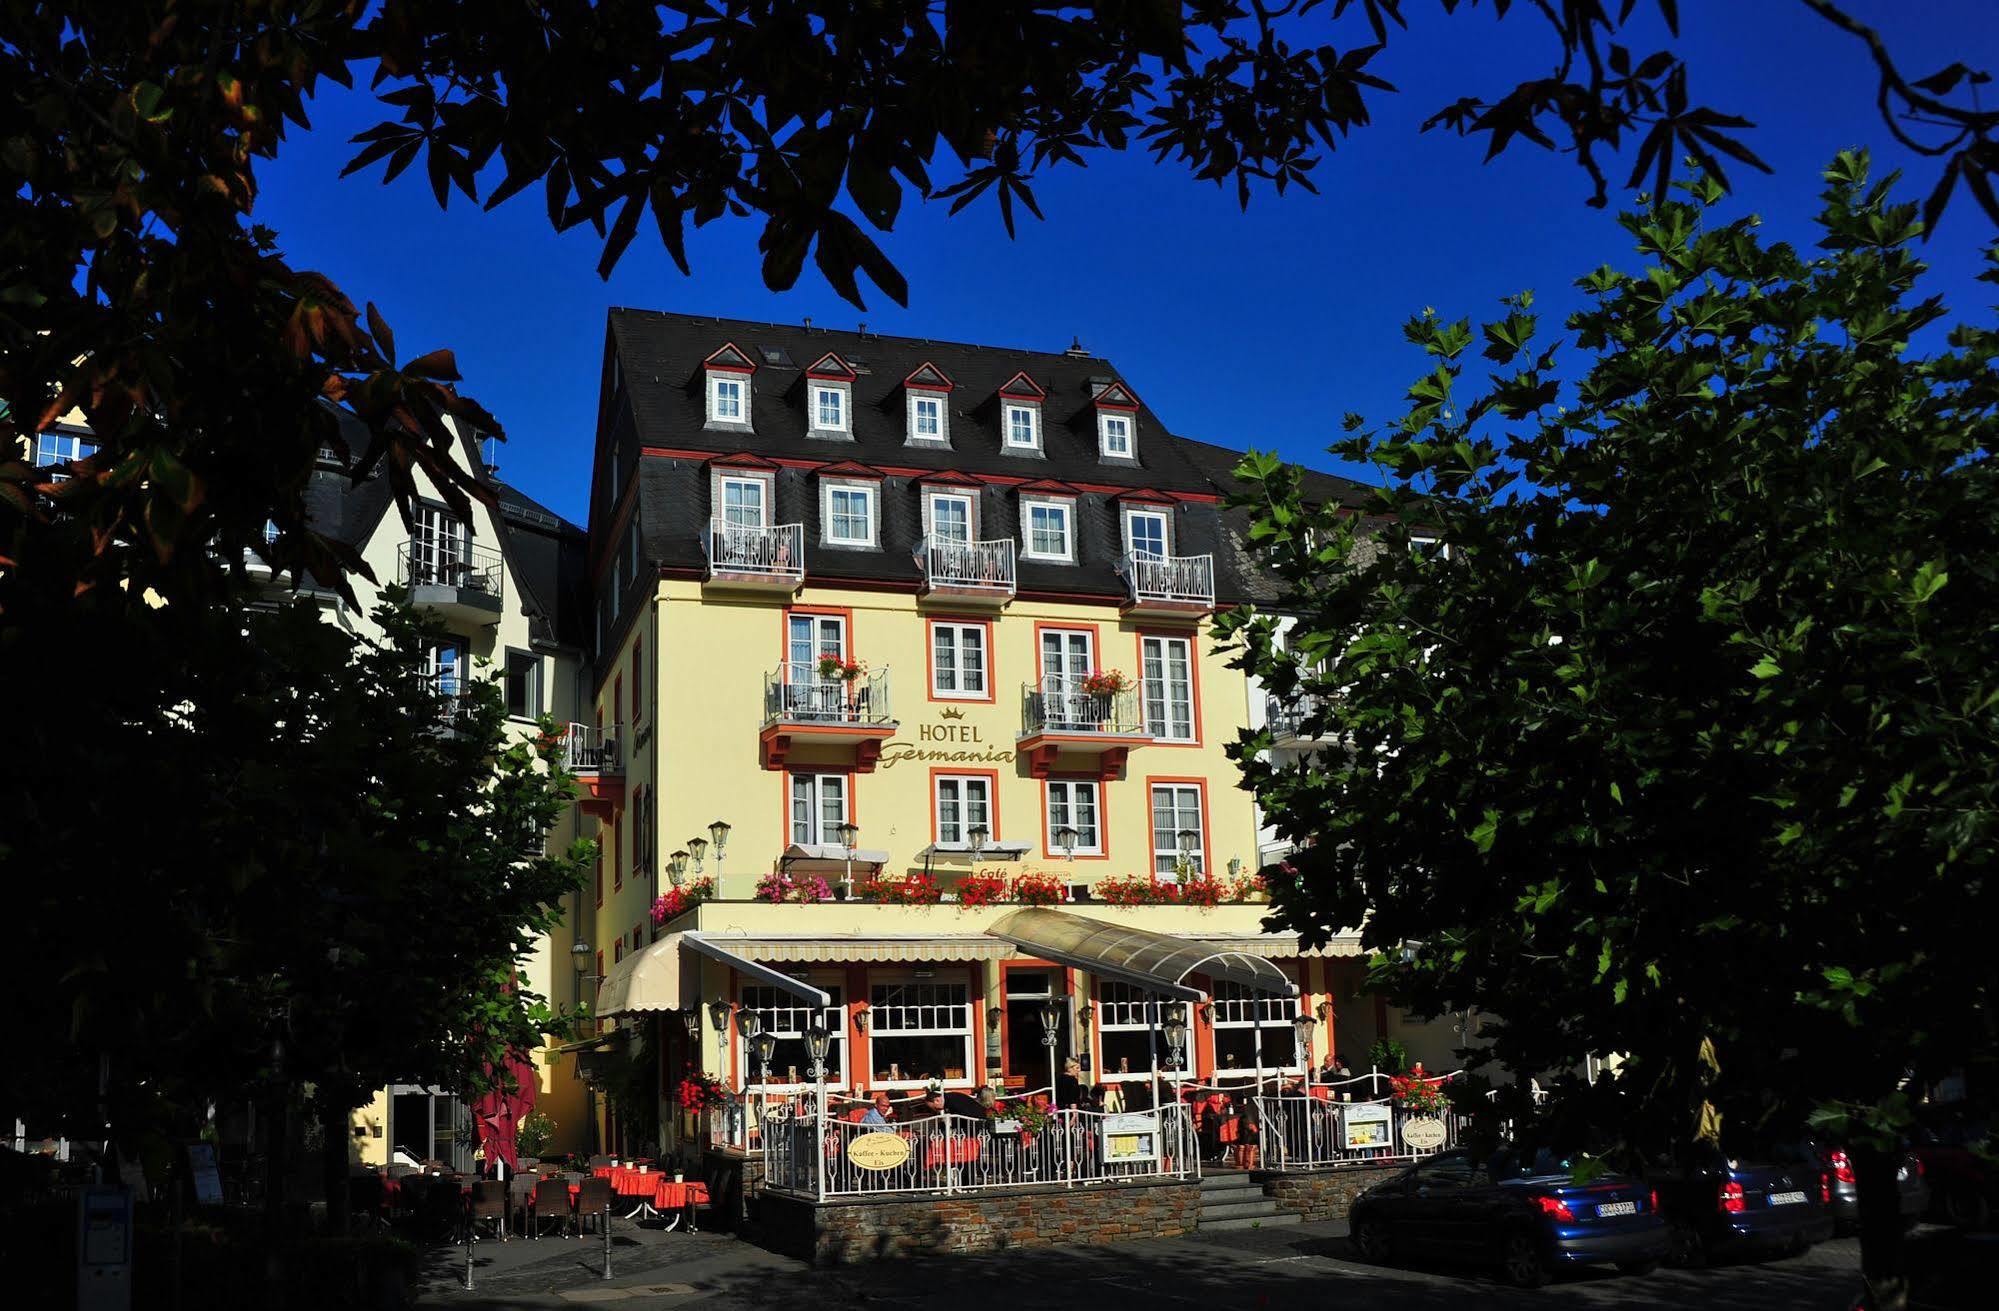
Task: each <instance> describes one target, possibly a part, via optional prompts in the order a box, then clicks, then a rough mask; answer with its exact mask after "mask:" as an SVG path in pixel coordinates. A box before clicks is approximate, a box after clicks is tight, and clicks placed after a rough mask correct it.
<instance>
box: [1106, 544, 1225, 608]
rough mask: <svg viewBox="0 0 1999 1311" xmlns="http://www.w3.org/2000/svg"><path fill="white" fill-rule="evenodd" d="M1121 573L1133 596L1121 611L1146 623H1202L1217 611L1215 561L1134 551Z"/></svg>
mask: <svg viewBox="0 0 1999 1311" xmlns="http://www.w3.org/2000/svg"><path fill="white" fill-rule="evenodd" d="M1117 571H1118V574H1119V576H1120V577H1122V578H1123V579H1124V582H1125V586H1126V588H1128V589H1129V592H1130V595H1129V596H1128V597H1127V598H1126V599H1125V602H1124V604H1123V606H1121V607H1120V610H1121V612H1122V613H1123V614H1126V615H1129V616H1134V617H1137V618H1142V619H1198V618H1199V617H1201V616H1202V615H1206V614H1212V613H1213V612H1214V608H1215V557H1214V556H1212V555H1154V554H1152V553H1151V552H1150V551H1132V552H1129V553H1127V554H1126V555H1125V557H1124V558H1123V559H1122V560H1119V561H1118V565H1117Z"/></svg>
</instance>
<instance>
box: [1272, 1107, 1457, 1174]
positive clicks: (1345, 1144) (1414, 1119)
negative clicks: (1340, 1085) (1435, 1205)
mask: <svg viewBox="0 0 1999 1311" xmlns="http://www.w3.org/2000/svg"><path fill="white" fill-rule="evenodd" d="M1251 1100H1252V1102H1253V1103H1254V1105H1255V1107H1256V1119H1257V1122H1258V1141H1257V1143H1256V1146H1257V1147H1258V1149H1259V1151H1258V1157H1259V1160H1260V1162H1261V1164H1262V1167H1263V1168H1264V1169H1266V1170H1325V1169H1331V1168H1334V1167H1338V1166H1359V1165H1381V1164H1385V1163H1399V1162H1403V1161H1416V1160H1421V1159H1422V1158H1423V1157H1425V1156H1431V1155H1434V1154H1435V1153H1437V1152H1441V1151H1444V1150H1446V1149H1447V1148H1451V1147H1456V1146H1457V1145H1458V1130H1459V1120H1458V1116H1457V1114H1456V1112H1454V1111H1451V1110H1450V1109H1449V1108H1445V1109H1443V1110H1440V1111H1437V1112H1434V1113H1432V1112H1428V1111H1412V1110H1410V1109H1408V1108H1407V1107H1404V1106H1402V1105H1399V1104H1398V1103H1396V1102H1394V1101H1392V1100H1383V1101H1366V1102H1342V1101H1334V1100H1332V1099H1331V1098H1320V1097H1257V1098H1253V1099H1251ZM1412 1126H1413V1128H1412Z"/></svg>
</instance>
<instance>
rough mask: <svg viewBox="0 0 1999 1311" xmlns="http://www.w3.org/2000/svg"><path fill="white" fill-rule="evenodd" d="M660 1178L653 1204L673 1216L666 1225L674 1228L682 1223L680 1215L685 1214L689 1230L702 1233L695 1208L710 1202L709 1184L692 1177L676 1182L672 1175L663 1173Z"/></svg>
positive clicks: (692, 1232)
mask: <svg viewBox="0 0 1999 1311" xmlns="http://www.w3.org/2000/svg"><path fill="white" fill-rule="evenodd" d="M658 1178H659V1184H658V1186H657V1189H656V1191H655V1192H654V1193H653V1205H654V1206H655V1207H657V1208H658V1209H659V1210H660V1211H662V1212H665V1213H666V1214H668V1215H670V1216H672V1217H673V1218H672V1220H671V1221H670V1222H669V1223H668V1224H667V1226H666V1227H667V1228H668V1229H672V1228H674V1226H676V1225H678V1224H679V1223H680V1217H681V1216H683V1215H685V1216H686V1217H687V1232H688V1233H690V1234H697V1233H700V1232H701V1225H700V1222H699V1220H698V1219H697V1218H696V1214H695V1208H696V1207H701V1206H707V1205H709V1204H710V1203H709V1197H708V1185H707V1184H704V1183H700V1182H698V1181H696V1180H692V1179H689V1180H686V1181H685V1182H682V1183H675V1182H673V1177H672V1176H671V1175H661V1176H658Z"/></svg>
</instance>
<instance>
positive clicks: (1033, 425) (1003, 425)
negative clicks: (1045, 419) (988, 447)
mask: <svg viewBox="0 0 1999 1311" xmlns="http://www.w3.org/2000/svg"><path fill="white" fill-rule="evenodd" d="M1016 415H1026V416H1027V440H1026V441H1024V442H1023V441H1015V440H1014V436H1013V420H1014V416H1016ZM1000 445H1001V447H1002V448H1003V449H1005V450H1009V451H1038V450H1040V449H1041V407H1040V406H1039V405H1032V404H1027V403H1025V402H1021V401H1007V402H1005V403H1004V404H1003V405H1001V406H1000Z"/></svg>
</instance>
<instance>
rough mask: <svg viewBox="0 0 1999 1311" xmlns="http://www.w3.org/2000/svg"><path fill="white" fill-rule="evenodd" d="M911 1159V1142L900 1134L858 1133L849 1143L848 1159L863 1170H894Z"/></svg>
mask: <svg viewBox="0 0 1999 1311" xmlns="http://www.w3.org/2000/svg"><path fill="white" fill-rule="evenodd" d="M908 1159H909V1142H908V1140H907V1139H905V1138H903V1137H902V1135H900V1134H893V1133H864V1134H858V1135H856V1136H855V1137H854V1139H853V1141H852V1142H850V1143H848V1144H847V1160H848V1161H850V1162H852V1163H853V1165H854V1166H856V1167H857V1168H859V1169H862V1170H877V1171H880V1170H893V1169H895V1168H896V1167H897V1166H899V1165H901V1164H902V1163H903V1162H904V1161H907V1160H908Z"/></svg>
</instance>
